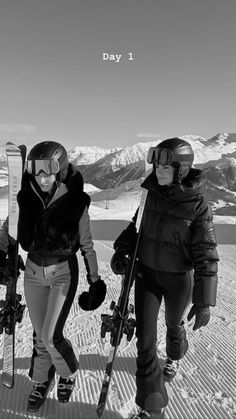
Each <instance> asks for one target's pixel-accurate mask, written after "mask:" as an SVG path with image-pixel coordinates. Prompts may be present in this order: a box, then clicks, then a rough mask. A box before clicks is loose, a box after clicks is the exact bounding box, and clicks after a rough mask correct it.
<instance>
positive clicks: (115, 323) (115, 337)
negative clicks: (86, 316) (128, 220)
mask: <svg viewBox="0 0 236 419" xmlns="http://www.w3.org/2000/svg"><path fill="white" fill-rule="evenodd" d="M149 174H150V170H147V171H146V177H147V176H148V175H149ZM147 193H148V191H147V190H146V189H143V191H142V195H141V200H140V205H139V210H138V215H137V220H136V230H137V233H138V236H137V241H136V245H135V250H134V253H133V255H132V257H131V260H130V263H129V269H128V273H127V276H126V275H124V276H123V278H122V286H121V292H120V296H119V299H118V303H117V304H115V302H114V301H112V303H111V307H110V308H111V310H113V313H112V315H108V314H102V316H101V317H102V326H101V337H102V338H103V337H105V334H106V332H110V344H111V346H110V351H109V354H108V359H107V364H106V369H105V374H104V378H103V382H102V388H101V392H100V396H99V400H98V405H97V409H96V411H97V415H98V416H99V417H101V416H102V415H103V411H104V409H105V406H106V401H107V396H108V391H109V386H110V382H111V377H112V371H113V366H114V361H115V356H116V353H117V349H118V346H119V344H120V341H121V338H122V336H123V334H126V335H127V341H130V340H131V339H132V336H133V333H134V328H135V320H134V319H133V318H132V317H131V314H132V313H133V306H132V305H129V294H130V290H131V287H132V285H133V280H134V269H135V263H136V259H137V253H138V247H139V241H140V233H141V224H142V216H143V211H144V207H145V203H146V198H147Z"/></svg>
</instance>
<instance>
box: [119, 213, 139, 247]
mask: <svg viewBox="0 0 236 419" xmlns="http://www.w3.org/2000/svg"><path fill="white" fill-rule="evenodd" d="M137 214H138V210H137V211H136V213H135V215H134V217H133V219H132V221H131V223H129V225H128V226H127V227H126V228H125V229H124V230H123V231H122V232H121V233H120V235H119V236H118V237H117V239H116V240H115V241H114V243H113V247H114V249H115V250H118V249H119V250H122V251H124V252H125V253H126V254H127V255H128V254H130V253H131V252H132V251H133V249H134V247H135V244H136V241H137V230H136V227H135V223H136V219H137Z"/></svg>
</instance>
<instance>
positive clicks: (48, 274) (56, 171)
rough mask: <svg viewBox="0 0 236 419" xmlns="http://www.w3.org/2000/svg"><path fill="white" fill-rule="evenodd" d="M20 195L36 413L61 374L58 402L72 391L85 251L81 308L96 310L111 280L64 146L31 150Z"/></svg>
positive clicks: (0, 258) (4, 240)
mask: <svg viewBox="0 0 236 419" xmlns="http://www.w3.org/2000/svg"><path fill="white" fill-rule="evenodd" d="M17 200H18V204H19V221H18V240H19V243H20V245H21V247H22V248H23V250H25V251H26V252H27V260H26V266H25V279H24V291H25V299H26V303H27V307H28V310H29V315H30V319H31V322H32V325H33V329H34V334H33V354H32V358H31V367H30V370H29V376H30V378H31V379H32V381H33V383H34V385H33V389H32V391H31V393H30V395H29V399H28V405H27V410H28V411H30V412H36V411H37V410H38V409H39V408H40V407H41V405H42V404H43V402H44V401H45V399H46V397H47V394H48V392H49V390H50V388H51V386H52V384H53V382H54V375H55V372H57V374H58V376H59V381H58V385H57V396H58V400H59V401H60V402H62V403H65V402H68V401H69V398H70V396H71V393H72V391H73V388H74V384H75V378H76V372H77V369H78V365H79V363H78V360H77V358H76V356H75V353H74V351H73V348H72V345H71V342H70V341H69V340H68V338H65V337H64V336H63V328H64V325H65V322H66V319H67V317H68V315H69V312H70V308H71V305H72V303H73V300H74V297H75V293H76V290H77V285H78V274H79V270H78V260H77V256H76V252H77V251H78V250H79V249H80V251H81V254H82V256H83V258H84V263H85V267H86V271H87V280H88V283H89V290H88V291H84V292H82V294H81V295H80V296H79V305H80V307H81V308H82V309H84V310H95V309H97V308H98V307H99V306H100V305H101V304H102V302H103V300H104V298H105V295H106V285H105V283H104V281H103V280H102V279H101V277H100V276H99V274H98V264H97V256H96V252H95V250H94V248H93V241H92V236H91V232H90V219H89V214H88V208H89V204H90V197H89V196H88V195H87V194H86V193H85V192H84V191H83V178H82V176H81V174H80V172H78V171H76V170H75V168H74V167H73V166H72V164H70V163H69V162H68V156H67V152H66V150H65V148H64V147H63V146H62V145H61V144H60V143H57V142H55V141H43V142H41V143H38V144H37V145H35V146H34V147H33V148H32V150H31V151H30V153H29V155H28V157H27V161H26V170H25V172H24V174H23V178H22V186H21V190H20V191H19V193H18V196H17ZM7 231H8V228H7V220H6V222H5V223H4V225H3V226H2V228H1V231H0V249H1V250H0V264H1V266H3V265H4V261H5V260H6V255H7V253H8V249H9V245H10V244H11V238H10V237H8V236H7Z"/></svg>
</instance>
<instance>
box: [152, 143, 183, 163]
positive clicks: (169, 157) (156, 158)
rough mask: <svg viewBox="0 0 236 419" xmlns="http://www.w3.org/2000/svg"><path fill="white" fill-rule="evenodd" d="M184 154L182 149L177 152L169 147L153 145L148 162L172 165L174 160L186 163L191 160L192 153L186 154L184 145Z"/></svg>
mask: <svg viewBox="0 0 236 419" xmlns="http://www.w3.org/2000/svg"><path fill="white" fill-rule="evenodd" d="M182 152H183V154H182V155H181V154H180V151H179V152H178V154H177V153H175V152H173V151H172V150H169V149H168V148H160V147H151V148H150V149H149V151H148V156H147V162H148V163H149V164H154V163H157V164H160V165H162V166H171V165H172V163H174V162H179V163H186V162H189V158H190V157H191V155H190V154H186V150H185V149H184V147H183V150H182Z"/></svg>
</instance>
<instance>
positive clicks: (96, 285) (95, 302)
mask: <svg viewBox="0 0 236 419" xmlns="http://www.w3.org/2000/svg"><path fill="white" fill-rule="evenodd" d="M88 282H89V284H90V285H89V290H88V291H84V292H82V294H81V295H80V296H79V298H78V304H79V306H80V308H82V310H85V311H90V310H96V309H97V308H98V307H99V306H100V305H101V304H102V303H103V301H104V300H105V297H106V290H107V287H106V284H105V282H104V281H103V280H102V279H101V277H100V276H99V278H98V280H97V281H96V282H92V281H91V280H89V278H88Z"/></svg>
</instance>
